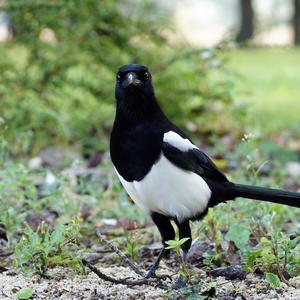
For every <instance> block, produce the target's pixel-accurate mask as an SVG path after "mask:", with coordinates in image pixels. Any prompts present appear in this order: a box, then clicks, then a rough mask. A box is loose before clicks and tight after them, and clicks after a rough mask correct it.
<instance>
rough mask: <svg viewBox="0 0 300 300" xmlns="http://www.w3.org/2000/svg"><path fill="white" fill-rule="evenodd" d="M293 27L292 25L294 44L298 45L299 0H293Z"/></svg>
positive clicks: (299, 43) (299, 42) (299, 32)
mask: <svg viewBox="0 0 300 300" xmlns="http://www.w3.org/2000/svg"><path fill="white" fill-rule="evenodd" d="M293 27H294V43H295V45H297V46H299V45H300V0H294V17H293Z"/></svg>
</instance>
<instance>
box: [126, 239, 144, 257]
mask: <svg viewBox="0 0 300 300" xmlns="http://www.w3.org/2000/svg"><path fill="white" fill-rule="evenodd" d="M141 248H142V245H141V243H140V240H139V235H138V234H136V233H133V234H131V233H129V234H127V236H126V247H125V253H126V254H127V255H129V257H130V258H131V259H132V260H136V259H137V258H138V255H139V250H140V249H141Z"/></svg>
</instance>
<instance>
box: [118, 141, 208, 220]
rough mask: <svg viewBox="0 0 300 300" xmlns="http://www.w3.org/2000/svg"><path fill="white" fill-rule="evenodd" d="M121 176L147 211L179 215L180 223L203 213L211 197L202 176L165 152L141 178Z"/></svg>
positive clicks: (132, 196)
mask: <svg viewBox="0 0 300 300" xmlns="http://www.w3.org/2000/svg"><path fill="white" fill-rule="evenodd" d="M169 136H170V135H169ZM173 136H174V135H173ZM181 139H182V138H181ZM182 140H183V141H184V139H182ZM189 143H190V142H189ZM190 144H191V145H193V144H192V143H190ZM177 145H178V144H177ZM177 147H178V146H177ZM182 148H183V147H181V149H182ZM117 173H118V172H117ZM118 176H119V178H120V181H121V183H122V184H123V186H124V188H125V189H126V191H127V193H128V194H129V195H130V197H131V198H132V199H133V200H134V202H135V203H136V204H137V205H138V206H140V207H141V208H142V209H143V210H144V211H146V212H147V213H150V212H158V213H161V214H163V215H166V216H171V217H176V218H177V219H178V221H179V222H181V221H184V220H186V219H188V218H191V217H194V216H195V215H197V214H199V213H201V212H203V211H204V210H205V209H206V207H207V204H208V201H209V199H210V197H211V190H210V188H209V186H208V185H207V183H206V182H205V181H204V180H203V178H202V177H201V176H199V175H197V174H195V173H193V172H190V171H185V170H183V169H180V168H178V167H176V166H175V165H174V164H172V163H171V162H170V161H169V160H168V159H167V158H166V157H165V156H164V155H163V154H161V157H160V159H159V160H158V161H157V162H156V164H155V165H153V167H152V169H151V170H150V172H149V173H148V174H147V175H146V176H145V177H144V178H143V179H142V180H141V181H133V182H128V181H126V180H125V179H124V178H123V177H122V176H121V175H120V174H118Z"/></svg>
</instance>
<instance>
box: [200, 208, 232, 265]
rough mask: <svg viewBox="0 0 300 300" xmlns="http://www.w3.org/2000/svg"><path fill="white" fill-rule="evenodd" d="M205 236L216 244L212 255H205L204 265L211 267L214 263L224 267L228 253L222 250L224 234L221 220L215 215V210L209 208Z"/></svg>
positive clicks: (205, 220) (205, 223)
mask: <svg viewBox="0 0 300 300" xmlns="http://www.w3.org/2000/svg"><path fill="white" fill-rule="evenodd" d="M203 224H204V234H205V236H206V238H208V239H209V240H210V241H211V242H213V243H214V244H215V247H214V249H213V252H212V253H205V254H204V257H205V258H204V264H205V265H208V266H210V265H211V264H212V263H216V264H217V265H222V264H223V262H226V253H225V251H224V250H223V248H222V245H221V241H222V232H221V230H220V229H221V225H220V222H219V219H218V217H217V215H216V213H215V210H214V209H212V208H209V210H208V213H207V215H206V217H205V219H204V221H203Z"/></svg>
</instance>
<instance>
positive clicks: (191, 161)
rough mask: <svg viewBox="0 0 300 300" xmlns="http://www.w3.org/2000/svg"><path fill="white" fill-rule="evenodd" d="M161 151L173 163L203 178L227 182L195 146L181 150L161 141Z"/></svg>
mask: <svg viewBox="0 0 300 300" xmlns="http://www.w3.org/2000/svg"><path fill="white" fill-rule="evenodd" d="M162 151H163V154H164V155H165V157H166V158H167V159H168V160H169V161H171V162H172V163H173V164H174V165H176V166H178V167H180V168H182V169H184V170H187V171H191V172H194V173H196V174H198V175H200V176H201V177H203V179H206V180H209V181H217V182H228V179H227V178H226V176H225V175H224V174H223V173H222V172H221V171H220V170H219V169H218V168H217V166H216V165H215V164H214V163H213V162H212V161H211V159H210V158H209V157H208V156H207V155H206V154H205V153H204V152H202V151H201V150H199V149H197V148H193V149H190V150H188V151H181V150H180V149H178V148H176V147H174V146H172V145H171V144H169V143H166V142H163V144H162Z"/></svg>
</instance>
